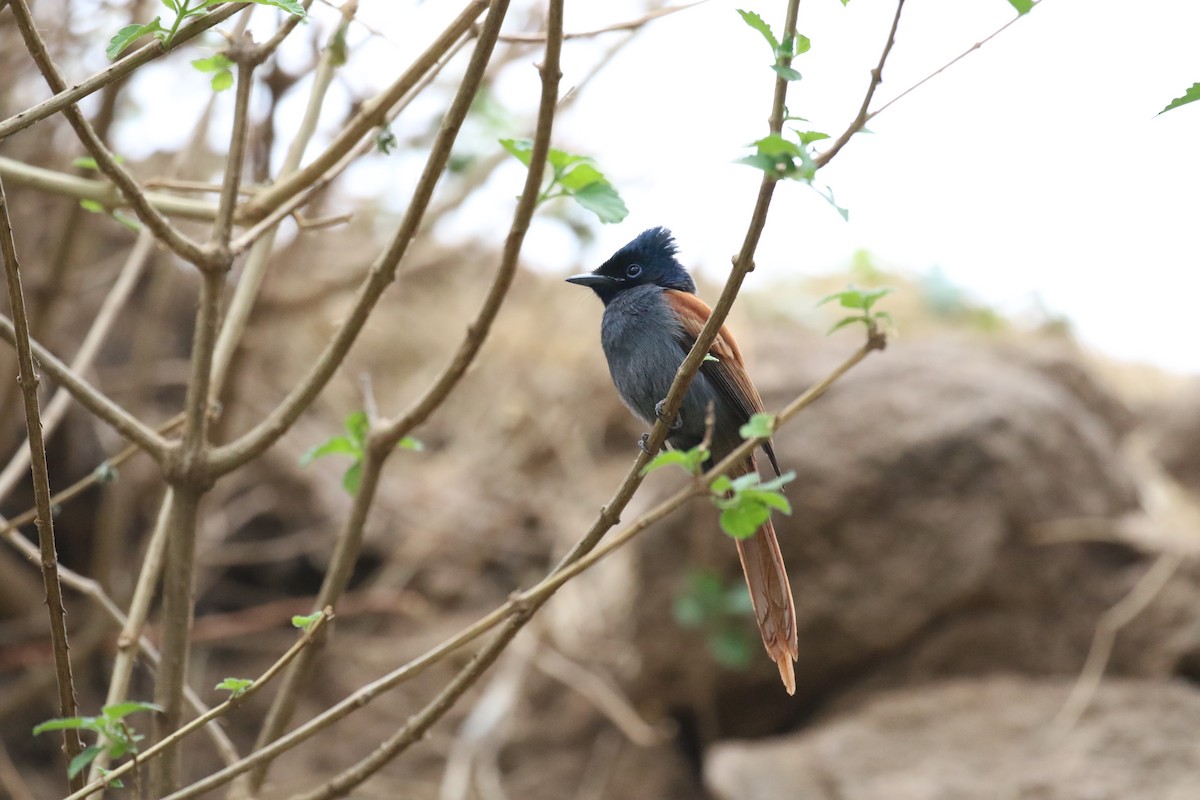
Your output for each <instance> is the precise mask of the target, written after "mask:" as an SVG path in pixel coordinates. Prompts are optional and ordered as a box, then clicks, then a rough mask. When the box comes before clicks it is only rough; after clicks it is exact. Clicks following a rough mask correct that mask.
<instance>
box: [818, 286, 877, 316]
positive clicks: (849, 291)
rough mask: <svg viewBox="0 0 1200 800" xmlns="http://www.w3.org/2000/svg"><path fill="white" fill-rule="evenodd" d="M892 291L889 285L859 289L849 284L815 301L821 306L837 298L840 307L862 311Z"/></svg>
mask: <svg viewBox="0 0 1200 800" xmlns="http://www.w3.org/2000/svg"><path fill="white" fill-rule="evenodd" d="M894 291H895V289H893V288H892V287H890V286H878V287H876V288H874V289H860V288H858V287H857V286H854V285H850V286H848V287H846V288H845V289H843V290H842V291H840V292H834V293H833V294H827V295H825V296H824V297H822V298H821V299H820V300H818V301H817V305H818V306H823V305H825V304H826V303H829V302H832V301H834V300H837V301H838V304H839V305H841V306H842V308H855V309H861V310H863V311H870V310H871V306H873V305H875V303H876V302H878V301H879V299H880V298H883V297H886V296H887V295H889V294H891V293H892V292H894Z"/></svg>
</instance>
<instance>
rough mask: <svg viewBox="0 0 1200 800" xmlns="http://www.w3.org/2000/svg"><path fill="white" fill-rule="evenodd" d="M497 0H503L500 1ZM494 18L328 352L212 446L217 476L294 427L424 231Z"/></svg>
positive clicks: (478, 80)
mask: <svg viewBox="0 0 1200 800" xmlns="http://www.w3.org/2000/svg"><path fill="white" fill-rule="evenodd" d="M493 1H494V2H500V0H493ZM501 4H502V5H503V7H505V8H507V4H508V0H503V2H502V3H501ZM493 22H495V20H494V19H493V14H492V13H491V12H489V14H488V17H487V19H486V20H485V21H484V25H483V27H482V28H481V30H480V32H479V39H478V43H477V44H476V46H475V51H474V52H473V53H472V54H471V61H470V63H469V64H468V65H467V71H466V74H465V75H464V77H463V80H462V83H460V84H459V88H458V91H457V92H456V93H455V95H454V100H453V101H452V102H451V104H450V108H449V109H448V110H447V112H446V116H445V117H444V118H443V119H442V124H441V127H440V128H439V130H438V133H437V136H436V137H435V138H434V142H433V146H432V148H431V149H430V152H429V156H428V158H427V160H426V162H425V168H424V170H422V172H421V177H420V179H419V180H418V181H417V185H416V187H415V188H414V189H413V195H412V199H411V201H410V203H409V205H408V208H407V209H406V210H405V212H404V217H403V219H402V220H401V221H400V226H399V227H398V229H397V230H396V233H395V234H394V235H393V237H392V240H391V242H390V243H389V244H388V247H387V249H386V250H385V251H384V252H383V253H382V254H380V256H379V257H378V258H376V259H375V262H374V263H373V264H372V265H371V268H370V270H369V271H368V274H367V277H366V280H365V281H364V282H363V284H362V286H361V287H360V288H359V290H358V294H357V296H356V297H355V300H354V303H353V305H352V306H351V308H350V311H349V313H348V315H347V316H346V319H345V320H344V321H343V322H342V325H341V327H340V328H338V330H337V331H336V332H335V333H334V335H333V338H332V340H331V341H330V342H329V344H328V345H326V347H325V349H324V351H322V352H321V354H320V355H319V356H318V357H317V360H316V362H315V363H314V364H313V366H312V368H311V369H310V370H309V372H308V374H307V375H305V376H304V378H303V379H302V380H301V381H300V383H299V384H298V385H297V386H296V387H295V388H293V389H292V391H291V392H290V393H289V394H288V395H287V397H285V398H284V400H283V402H282V403H280V404H279V406H277V407H276V408H275V409H274V410H272V411H271V412H270V413H269V414H268V415H267V417H266V419H264V420H263V421H261V422H260V423H259V424H258V425H256V426H254V427H253V428H251V429H250V430H249V431H247V432H246V433H245V434H243V435H242V436H241V437H240V438H238V439H236V440H234V441H233V442H230V443H228V444H225V445H222V446H220V447H217V448H214V450H213V453H212V456H211V458H210V459H209V465H208V466H209V469H210V471H211V474H212V476H213V477H218V476H220V475H224V474H226V473H228V472H229V471H230V470H233V469H236V468H237V467H239V466H241V465H242V464H245V463H246V462H248V461H250V460H251V459H253V458H255V457H257V456H259V455H261V454H262V453H263V452H265V451H266V449H267V448H269V447H270V446H271V445H272V444H274V443H275V441H276V440H278V439H279V437H281V436H282V435H283V434H284V433H286V432H287V430H288V429H289V428H291V426H292V424H293V423H294V422H295V421H296V420H297V419H298V418H299V417H300V414H302V413H303V412H304V410H305V409H306V408H308V406H309V405H310V404H311V403H312V401H313V400H314V399H315V398H316V396H317V395H318V394H319V393H320V392H321V390H322V389H324V388H325V384H326V383H328V381H329V379H330V378H331V377H333V373H334V372H335V371H336V370H337V368H338V367H339V366H340V365H341V363H342V361H343V360H344V358H345V355H346V353H347V352H349V350H350V347H351V345H353V344H354V341H355V339H356V338H357V337H358V334H359V332H360V331H361V330H362V328H363V325H365V324H366V321H367V318H368V317H369V316H370V314H371V311H372V310H373V309H374V308H375V304H376V303H377V302H378V301H379V298H380V296H381V295H382V294H383V291H384V290H385V289H386V288H387V287H388V286H389V285H391V283H392V281H393V280H394V279H395V277H396V269H397V268H398V266H399V264H400V261H401V259H402V258H403V257H404V254H405V252H407V250H408V247H409V245H410V244H411V243H412V241H413V238H414V237H415V236H416V234H417V232H418V231H419V230H420V227H421V220H422V218H423V216H424V214H425V209H426V208H428V206H429V200H430V198H431V197H432V196H433V190H434V188H435V187H436V186H437V183H438V180H439V179H440V178H441V176H442V173H443V172H444V171H445V167H446V163H447V161H448V160H449V158H450V151H451V148H452V147H453V145H454V141H455V139H457V137H458V131H459V129H460V128H461V127H462V123H463V120H464V119H466V116H467V112H468V111H469V110H470V107H471V103H472V102H473V100H474V98H475V95H476V93H477V92H478V90H479V87H480V85H481V84H482V82H483V75H484V72H485V69H486V67H487V62H488V59H489V58H490V57H491V53H492V50H493V48H494V47H495V44H496V42H495V40H494V38H492V39H485V38H484V37H485V34H486V35H488V36H493V37H494V35H495V33H496V31H495V27H497V26H498V22H496V24H492V23H493ZM455 38H457V37H455ZM450 44H453V40H451V41H450V42H449V43H448V44H447V47H449V46H450ZM302 172H303V170H301V171H300V172H297V173H296V175H300V174H301V173H302Z"/></svg>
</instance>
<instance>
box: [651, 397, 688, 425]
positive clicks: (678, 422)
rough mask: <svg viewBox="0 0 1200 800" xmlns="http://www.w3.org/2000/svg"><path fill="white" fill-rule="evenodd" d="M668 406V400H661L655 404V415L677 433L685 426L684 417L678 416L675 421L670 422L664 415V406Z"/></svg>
mask: <svg viewBox="0 0 1200 800" xmlns="http://www.w3.org/2000/svg"><path fill="white" fill-rule="evenodd" d="M666 404H667V401H666V400H659V401H658V402H657V403H655V404H654V415H655V416H656V417H658V418H659V419H660V420H662V421H663V422H664V423H666V426H667V427H668V428H670V429H671V430H673V431H677V430H679V428H680V427H681V426H682V425H683V419H682V415H679V414H677V415H676V416H675V419H673V420H668V419H667V418H666V417H665V416H664V415H663V406H665V405H666Z"/></svg>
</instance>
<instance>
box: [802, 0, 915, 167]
mask: <svg viewBox="0 0 1200 800" xmlns="http://www.w3.org/2000/svg"><path fill="white" fill-rule="evenodd" d="M902 11H904V0H897V2H896V15H895V16H894V17H892V29H891V30H890V31H889V32H888V38H887V43H886V44H884V46H883V52H882V53H880V54H879V65H878V66H876V67H875V69H873V70H871V83H870V85H869V86H867V93H866V95H864V96H863V101H862V105H861V106H859V109H858V114H857V115H856V116H855V117H854V120H853V121H852V122H851V123H850V125H849V126H848V127H847V128H846V130H844V131H843V132H842V135H841V136H839V137H838V138H837V139H835V140H834V142H833V144H831V145H830V146H829V149H828V150H826V151H825V152H823V153H821V154H820V155H819V156H817V157H816V158H815V159H813V160H814V161H815V162H816V165H817V169H820V168H821V167H823V166H825V165H826V164H828V163H829V162H830V161H832V160H833V157H834V156H836V155H837V154H838V151H839V150H841V149H842V148H843V147H845V146H846V142H848V141H850V137H852V136H854V134H856V133H858V132H859V131H861V130H862V128H863V126H864V125H866V124H867V120H869V119H870V118H871V117H872V116H874V115H873V114H869V113H867V112H868V110H869V109H870V107H871V100H872V99H873V98H874V97H875V90H876V89H877V88H879V84H881V83H883V65H884V64H886V63H887V58H888V55H890V54H891V52H892V46H893V45H894V44H895V43H896V28H898V27H899V26H900V13H901V12H902Z"/></svg>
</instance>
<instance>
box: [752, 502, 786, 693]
mask: <svg viewBox="0 0 1200 800" xmlns="http://www.w3.org/2000/svg"><path fill="white" fill-rule="evenodd" d="M737 550H738V557H739V558H740V559H741V561H742V572H743V573H745V575H746V586H747V588H748V589H749V590H750V600H751V602H752V603H753V604H754V616H755V620H756V621H757V622H758V630H759V633H761V634H762V640H763V646H764V647H765V648H766V650H767V654H768V655H770V656H771V658H772V659H774V660H775V663H776V664H777V665H778V666H779V677H780V678H781V679H782V680H783V686H784V688H785V689H787V693H788V694H790V695H791V694H795V693H796V673H795V671H794V670H793V668H792V662H793V661H795V660H796V659H797V658H798V657H799V645H798V643H797V640H796V603H795V601H794V600H793V599H792V587H791V584H790V583H789V582H788V576H787V568H786V567H784V565H783V554H782V553H780V552H779V540H778V539H777V538H776V537H775V526H774V525H773V524H772V523H771V520H767V521H766V523H764V524H763V526H762V527H761V528H759V529H758V533H756V534H754V535H753V536H751V537H750V538H749V539H738V540H737Z"/></svg>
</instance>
